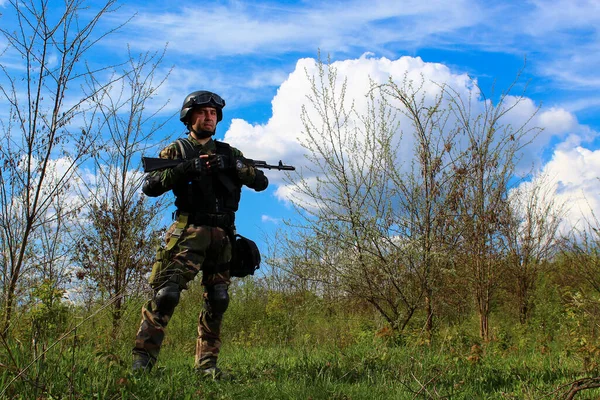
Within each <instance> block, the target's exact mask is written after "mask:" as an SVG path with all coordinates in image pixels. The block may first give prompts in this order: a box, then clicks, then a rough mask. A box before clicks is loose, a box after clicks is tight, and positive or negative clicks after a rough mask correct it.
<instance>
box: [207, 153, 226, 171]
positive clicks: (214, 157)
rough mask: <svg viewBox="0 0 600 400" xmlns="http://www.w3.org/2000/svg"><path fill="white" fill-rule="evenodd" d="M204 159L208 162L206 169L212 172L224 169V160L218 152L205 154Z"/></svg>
mask: <svg viewBox="0 0 600 400" xmlns="http://www.w3.org/2000/svg"><path fill="white" fill-rule="evenodd" d="M206 160H207V162H208V169H209V171H210V172H212V173H215V172H217V171H219V170H223V169H225V160H224V159H223V157H222V156H220V155H218V154H211V155H210V156H207V158H206Z"/></svg>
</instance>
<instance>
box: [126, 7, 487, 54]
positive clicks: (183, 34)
mask: <svg viewBox="0 0 600 400" xmlns="http://www.w3.org/2000/svg"><path fill="white" fill-rule="evenodd" d="M170 10H171V11H169V12H167V13H164V12H153V11H152V10H151V9H149V8H148V7H147V8H146V9H145V10H143V11H141V12H139V13H138V15H137V17H136V18H134V19H133V20H132V21H131V22H130V24H129V26H127V27H126V28H125V29H126V30H133V31H135V32H136V41H135V43H132V45H134V46H136V48H140V49H144V50H150V49H153V48H155V46H156V43H157V42H162V43H164V42H169V43H170V44H171V49H173V50H174V51H176V52H179V53H183V54H190V55H201V56H202V57H215V56H219V55H245V54H255V53H262V52H265V51H267V52H268V53H271V54H272V53H281V52H288V51H306V50H310V51H311V52H313V51H314V50H315V49H316V48H321V49H322V50H324V51H326V52H331V53H334V52H336V51H339V49H348V48H353V47H356V46H360V47H363V46H364V44H365V41H367V42H368V43H369V44H370V45H371V46H375V47H379V46H383V45H384V44H385V43H389V42H390V41H402V42H405V43H407V42H408V43H415V42H423V41H424V40H425V39H426V38H427V37H431V36H433V35H437V34H443V33H447V32H452V31H456V30H458V29H462V28H464V27H467V26H471V25H474V24H477V23H479V22H481V21H484V20H485V18H486V15H487V12H486V10H485V9H483V8H482V7H479V6H478V5H477V4H476V3H475V2H474V1H470V0H459V1H456V0H437V1H431V2H423V1H417V0H411V1H408V2H407V1H405V2H403V3H399V2H397V1H395V0H377V1H369V2H365V1H364V0H354V1H346V2H334V3H313V4H311V3H303V4H301V5H300V6H298V5H278V6H277V7H272V6H268V5H260V4H252V5H245V4H244V3H240V2H223V3H212V4H211V3H209V4H205V5H203V7H202V8H197V7H187V6H184V7H181V8H179V9H177V8H170ZM124 11H125V12H126V13H129V14H130V13H131V11H129V10H127V9H125V10H124ZM334 15H335V18H332V16H334ZM148 26H152V27H153V29H147V28H148ZM191 38H194V40H191ZM114 43H115V45H116V44H117V43H118V42H117V41H115V42H114Z"/></svg>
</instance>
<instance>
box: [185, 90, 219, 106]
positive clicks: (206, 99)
mask: <svg viewBox="0 0 600 400" xmlns="http://www.w3.org/2000/svg"><path fill="white" fill-rule="evenodd" d="M201 105H213V106H216V107H218V108H223V107H225V100H223V99H222V98H221V96H219V95H218V94H215V93H211V92H204V93H199V94H197V95H196V96H194V97H192V98H190V99H189V100H188V101H187V102H186V103H185V104H184V105H183V107H193V106H201Z"/></svg>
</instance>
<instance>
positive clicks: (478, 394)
mask: <svg viewBox="0 0 600 400" xmlns="http://www.w3.org/2000/svg"><path fill="white" fill-rule="evenodd" d="M195 290H199V289H198V288H192V289H191V290H190V291H189V292H186V293H185V295H184V296H183V299H182V302H181V304H180V305H179V306H178V308H177V311H176V313H175V315H174V316H173V319H172V320H171V322H170V323H169V327H168V329H167V337H166V340H165V343H164V346H163V350H162V353H161V357H160V359H159V362H158V364H157V366H156V367H155V369H154V370H153V371H152V372H151V373H149V374H132V373H131V372H130V364H131V354H130V352H131V347H132V346H133V339H134V337H135V332H136V330H137V328H138V326H139V318H140V316H139V310H140V306H141V304H142V303H143V301H145V300H144V299H139V300H136V301H132V302H131V303H129V304H128V305H127V308H126V309H125V312H124V313H123V319H122V321H121V324H120V331H119V332H118V334H117V336H116V337H115V338H113V337H111V335H110V331H111V327H112V321H111V319H110V313H109V312H108V310H104V311H103V313H98V314H91V313H90V311H89V310H87V311H86V310H79V311H77V310H73V311H72V315H81V316H82V317H81V316H80V317H71V319H70V320H67V321H63V320H61V321H62V322H61V323H60V324H58V323H50V322H52V319H46V320H45V321H46V323H45V324H43V325H40V326H42V327H43V328H44V329H43V330H38V331H36V332H38V334H39V335H41V336H39V337H34V335H33V334H32V331H33V330H32V326H33V325H32V323H31V322H30V320H29V319H28V318H27V315H24V316H22V317H21V318H20V319H19V322H20V323H21V325H15V328H14V330H13V337H12V338H11V339H10V341H9V342H3V345H2V346H0V399H40V400H43V399H278V400H279V399H306V400H308V399H313V400H316V399H369V400H370V399H562V398H565V393H566V392H568V390H569V388H570V386H571V383H572V382H573V381H575V380H577V379H581V378H585V377H599V376H600V367H599V363H598V360H600V347H599V345H598V344H597V343H596V342H595V339H593V338H594V337H595V336H597V335H595V334H594V332H595V330H593V329H592V330H589V329H588V330H584V329H583V328H584V327H585V326H586V325H585V324H586V323H588V322H589V321H590V320H589V318H583V317H581V316H580V315H579V314H577V313H574V312H564V311H562V310H560V309H558V308H556V307H555V305H553V304H554V303H552V300H553V299H555V297H551V296H547V297H546V298H547V299H548V300H547V301H546V302H545V303H544V305H545V308H543V309H542V308H538V310H537V314H536V315H535V317H534V318H532V320H531V322H530V323H529V324H527V325H521V324H519V323H518V322H515V320H514V319H513V318H508V317H506V316H505V317H504V318H502V315H506V312H504V314H502V315H500V314H499V315H497V316H496V315H494V316H493V317H494V319H493V321H494V326H493V329H492V334H491V340H490V341H489V342H488V343H482V341H481V338H479V336H478V335H477V327H478V325H477V324H478V320H477V317H476V315H474V316H473V317H472V318H465V319H463V320H461V321H459V322H450V321H446V322H445V323H444V324H442V323H440V324H439V325H438V328H437V329H436V330H435V333H434V336H433V338H432V340H431V341H429V340H427V339H426V338H425V337H424V332H423V330H422V329H421V328H419V327H422V326H423V321H424V319H423V318H421V317H420V316H416V317H415V319H414V325H413V327H411V328H407V329H406V330H405V331H404V332H402V333H394V332H391V331H390V330H389V329H388V328H386V325H385V323H382V321H381V320H378V319H377V316H376V314H374V313H373V312H371V311H369V310H368V309H362V310H361V309H359V308H357V307H349V306H347V305H344V304H342V305H339V306H334V305H331V304H329V303H327V302H323V301H322V300H321V299H318V298H316V297H305V298H297V297H292V298H285V297H284V296H282V295H281V294H279V293H270V292H264V291H262V292H261V291H260V290H259V289H258V288H256V287H253V286H251V285H246V286H244V287H240V288H239V289H237V290H235V291H233V297H234V299H233V301H232V303H231V305H230V308H229V310H228V311H227V313H226V315H225V321H224V326H223V343H224V345H223V348H222V352H221V357H220V360H219V363H220V366H221V367H222V368H224V369H226V370H228V371H229V372H230V373H231V374H232V376H233V379H232V380H230V381H218V382H213V381H207V380H203V379H201V378H200V377H198V376H196V375H195V373H194V371H193V368H192V365H193V353H194V346H195V340H196V321H197V315H198V312H199V310H200V309H201V307H202V304H201V302H199V301H198V300H197V299H198V298H201V296H200V293H198V292H195ZM90 315H93V318H92V319H89V320H87V322H85V323H81V322H80V321H83V320H85V318H87V316H90ZM49 321H50V322H49ZM592 322H593V321H592ZM78 323H79V324H80V326H79V328H78V329H77V331H70V333H69V334H68V335H67V336H66V337H65V338H64V339H63V340H59V341H57V340H56V337H59V336H61V335H62V334H63V333H64V332H65V330H67V331H68V329H69V328H68V327H69V326H71V327H72V326H75V325H77V324H78ZM590 324H591V323H590ZM590 326H592V328H593V326H595V323H594V324H591V325H590ZM42 334H45V335H46V336H43V335H42ZM34 339H35V340H34ZM42 354H43V356H42ZM36 358H38V359H37V361H36V362H33V360H34V359H36ZM20 372H23V373H22V374H21V375H20V376H18V375H19V373H20ZM17 376H18V377H17ZM576 398H577V400H580V399H598V398H600V389H589V390H583V391H580V392H579V393H578V394H577V396H576Z"/></svg>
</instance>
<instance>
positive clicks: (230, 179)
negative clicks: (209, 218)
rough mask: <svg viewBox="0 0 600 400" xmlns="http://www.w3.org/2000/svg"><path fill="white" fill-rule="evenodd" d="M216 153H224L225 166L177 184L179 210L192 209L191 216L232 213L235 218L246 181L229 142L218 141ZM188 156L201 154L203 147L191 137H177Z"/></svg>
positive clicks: (189, 212) (178, 143)
mask: <svg viewBox="0 0 600 400" xmlns="http://www.w3.org/2000/svg"><path fill="white" fill-rule="evenodd" d="M214 142H215V144H216V147H217V149H216V153H217V154H218V155H221V156H224V161H225V163H226V165H225V168H224V169H222V170H219V172H218V173H215V174H211V175H206V176H199V177H197V178H194V179H193V180H192V181H191V182H189V183H184V184H180V185H177V186H175V187H174V188H173V194H175V206H176V207H177V212H179V213H188V214H190V215H191V216H197V217H201V216H203V215H213V214H229V215H231V218H232V225H233V218H234V213H235V212H236V211H237V209H238V204H239V202H240V197H241V192H242V184H241V182H240V180H239V178H238V176H237V174H236V169H235V159H234V157H233V150H232V149H231V146H230V145H229V144H227V143H223V142H219V141H216V140H215V141H214ZM175 143H177V145H178V146H179V149H180V151H181V156H182V158H184V159H191V158H195V157H198V156H200V155H201V154H200V149H199V148H198V146H195V145H194V144H193V143H192V142H191V141H190V140H189V139H187V138H182V139H177V140H176V141H175Z"/></svg>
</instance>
